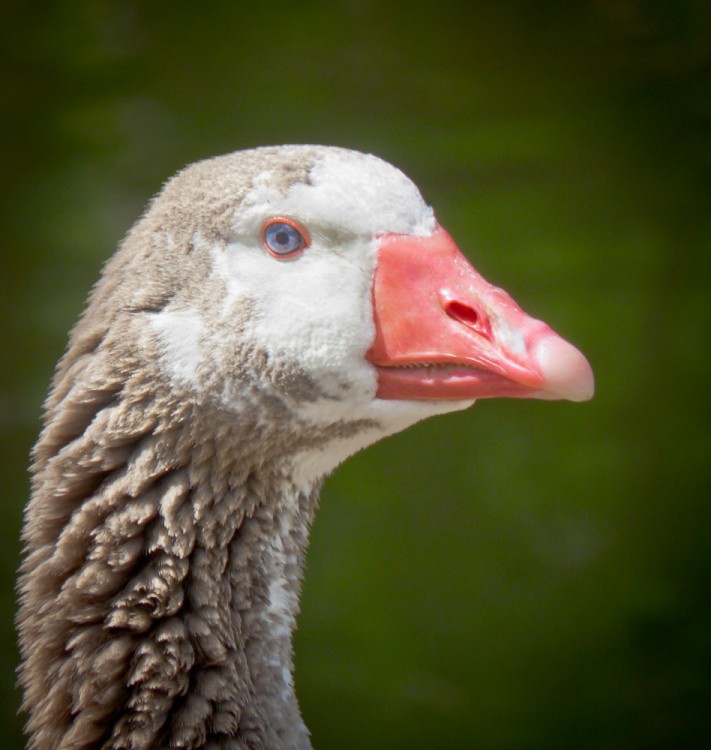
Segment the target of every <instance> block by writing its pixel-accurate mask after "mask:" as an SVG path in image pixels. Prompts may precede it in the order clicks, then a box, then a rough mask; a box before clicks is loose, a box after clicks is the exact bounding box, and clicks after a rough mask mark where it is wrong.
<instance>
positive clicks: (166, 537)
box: [18, 335, 362, 750]
mask: <svg viewBox="0 0 711 750" xmlns="http://www.w3.org/2000/svg"><path fill="white" fill-rule="evenodd" d="M120 338H121V337H120V335H119V339H120ZM77 339H78V340H77ZM129 340H130V339H129ZM80 344H81V337H76V336H75V342H74V347H73V348H72V350H71V356H68V357H67V358H65V361H64V362H63V363H62V364H61V365H60V368H59V370H58V373H57V376H56V378H55V383H54V389H53V393H52V396H51V397H50V399H49V401H48V405H47V418H46V427H45V430H44V431H43V434H42V436H41V438H40V441H39V442H38V444H37V446H36V448H35V454H34V482H33V496H32V499H31V501H30V503H29V504H28V507H27V512H26V523H25V530H24V541H25V548H26V555H25V560H24V562H23V566H22V571H21V572H22V575H21V579H20V598H21V603H20V613H19V616H18V625H19V629H20V641H21V651H22V656H23V663H22V666H21V669H20V682H21V684H22V686H23V688H24V691H25V700H24V706H23V707H24V710H26V711H27V712H28V713H29V721H28V724H27V731H28V734H29V736H30V739H29V747H30V748H31V749H32V750H40V748H41V749H42V750H45V749H46V748H59V747H72V748H74V749H75V750H89V749H90V748H92V749H93V748H107V749H108V748H114V749H116V750H118V749H123V750H129V749H130V750H154V749H157V748H234V749H236V748H240V749H244V750H246V749H247V748H250V749H252V750H253V749H255V748H268V749H269V750H287V749H289V750H306V749H307V748H309V747H310V743H309V740H308V733H307V731H306V729H305V727H304V724H303V722H302V720H301V717H300V714H299V709H298V706H297V702H296V698H295V695H294V690H293V685H292V670H293V662H292V647H291V635H292V631H293V629H294V626H295V618H296V614H297V610H298V596H299V589H300V580H301V574H302V569H303V562H304V554H305V550H306V546H307V539H308V532H309V528H310V524H311V521H312V519H313V514H314V511H315V506H316V502H317V494H318V487H302V488H299V487H295V486H294V485H293V483H291V482H290V480H289V478H288V475H287V473H286V472H285V471H284V469H283V467H284V466H285V465H287V463H288V461H287V460H286V457H287V456H289V455H293V452H296V451H299V450H304V449H308V448H310V447H313V446H319V445H322V444H325V443H327V442H328V441H330V440H332V439H333V438H336V437H343V436H345V435H348V434H349V433H354V432H355V431H357V430H359V429H361V428H362V425H360V424H358V423H352V424H343V423H340V424H338V425H333V426H332V427H330V428H325V429H324V428H320V429H319V430H315V429H314V428H309V427H308V426H305V425H298V424H296V425H295V424H291V425H290V428H289V429H288V430H287V429H286V428H285V427H279V426H275V425H278V424H279V420H276V422H274V421H273V420H270V421H269V424H267V422H265V420H264V419H263V418H262V417H259V418H258V417H257V413H256V412H254V413H248V414H240V415H235V414H226V413H224V411H221V410H219V409H216V408H214V405H212V404H210V403H209V402H207V401H206V402H205V403H201V404H195V403H191V402H190V401H189V400H187V399H185V398H184V397H183V396H182V395H181V394H176V393H175V392H174V388H173V387H172V386H171V387H168V386H167V384H165V383H162V381H161V376H160V373H159V372H157V370H156V369H155V368H152V367H151V365H150V364H149V363H148V361H147V358H146V357H145V353H144V355H139V354H137V352H136V349H135V346H134V345H131V346H129V345H125V346H124V347H123V348H121V347H120V346H119V345H118V344H117V343H116V342H114V345H113V346H110V347H106V348H102V347H99V349H98V350H95V351H90V352H88V351H82V346H81V345H80ZM84 348H86V347H84ZM137 358H138V359H140V361H137ZM272 416H273V415H272ZM270 425H271V426H270Z"/></svg>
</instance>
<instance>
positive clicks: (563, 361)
mask: <svg viewBox="0 0 711 750" xmlns="http://www.w3.org/2000/svg"><path fill="white" fill-rule="evenodd" d="M245 161H247V163H248V164H249V165H250V166H252V170H251V174H249V175H248V177H249V187H248V189H247V190H246V191H245V180H246V177H247V175H246V174H245V168H244V166H243V163H244V162H245ZM196 173H197V175H200V177H201V178H202V179H199V180H196V179H195V177H196ZM196 183H197V184H198V185H199V188H197V189H196V187H197V186H196ZM198 191H199V192H198ZM228 196H229V197H232V198H233V199H234V198H235V197H238V198H239V202H238V203H237V201H235V203H234V204H233V205H229V204H227V205H225V203H226V201H227V200H228V198H227V197H228ZM160 200H161V202H162V201H166V202H167V203H169V204H172V206H174V205H175V204H182V205H183V206H184V207H185V209H184V210H185V211H186V212H187V213H188V214H189V215H190V217H191V220H192V219H193V217H194V214H195V206H196V204H197V203H199V204H200V206H201V209H202V210H201V212H200V214H201V219H202V221H201V222H200V223H197V224H192V222H188V224H189V226H188V227H186V231H184V232H183V233H182V236H180V235H176V234H175V233H174V234H173V239H172V241H173V242H175V243H176V244H178V245H179V246H182V247H187V246H189V247H190V253H191V255H192V257H190V258H189V262H190V263H191V264H192V265H193V266H194V267H195V266H197V265H198V264H200V266H201V268H204V269H209V271H207V277H206V278H205V281H204V283H203V284H201V285H200V286H199V287H198V285H196V284H195V283H192V282H194V280H195V278H197V277H200V276H201V272H200V271H198V270H197V269H196V270H194V271H193V272H192V274H191V276H192V282H191V283H189V284H188V285H186V286H183V287H182V288H181V289H180V290H179V291H177V292H176V293H175V294H174V295H173V296H172V298H171V299H170V301H169V302H168V303H167V304H166V305H165V307H163V308H162V309H161V310H160V312H157V313H156V314H155V315H154V316H153V317H152V318H151V319H150V326H151V328H152V329H153V330H154V331H155V332H156V333H157V335H158V338H159V341H160V355H159V359H160V361H161V364H162V367H163V371H164V375H165V376H166V377H167V378H168V379H169V380H171V381H172V382H174V383H180V384H182V385H183V386H184V387H186V388H188V389H189V390H190V391H191V392H192V395H193V397H196V396H198V395H200V394H205V393H206V392H208V391H210V390H211V391H212V393H213V394H219V396H218V398H219V399H220V400H221V406H222V407H223V408H224V409H225V410H227V411H232V412H233V413H235V414H243V413H244V411H245V408H247V407H248V406H249V403H248V402H250V401H251V402H252V403H259V404H260V408H262V409H265V410H266V412H265V416H266V418H268V419H270V420H271V419H277V418H278V415H277V413H276V411H274V413H273V414H269V410H268V409H267V408H266V406H265V405H266V404H269V405H271V408H272V409H273V410H277V409H278V410H281V414H282V416H281V420H287V421H289V420H292V421H293V420H296V421H298V422H299V423H303V424H307V425H311V426H314V427H319V426H324V425H333V424H336V423H339V422H341V423H351V422H353V421H359V422H360V423H361V427H360V429H359V430H358V431H357V434H355V435H353V436H350V437H348V438H346V439H343V440H335V441H334V440H331V441H329V444H328V448H327V450H324V451H317V452H316V453H315V454H314V453H312V452H309V451H306V452H300V451H297V453H296V456H295V461H294V462H293V466H294V471H296V472H297V473H298V474H299V476H300V478H301V479H302V480H303V481H307V480H309V479H311V480H314V479H317V478H318V477H319V476H322V475H323V474H325V473H327V472H328V471H330V470H331V469H333V467H334V466H335V465H336V464H337V463H338V462H339V461H340V460H342V459H343V458H344V457H345V455H348V453H351V452H352V451H353V450H357V449H358V448H361V447H363V445H366V444H367V443H369V442H373V441H374V440H377V439H378V438H380V437H382V436H383V435H385V434H390V433H392V432H395V431H398V430H401V429H403V428H404V427H406V426H408V425H410V424H412V423H413V422H415V421H417V420H419V419H422V418H423V417H428V416H432V415H434V414H439V413H443V412H447V411H451V410H454V409H461V408H464V407H466V406H469V405H470V404H471V403H472V402H473V401H474V400H476V399H478V398H489V397H495V396H510V397H523V398H526V397H530V398H568V399H571V400H584V399H587V398H589V397H590V395H591V394H592V387H593V386H592V382H593V381H592V373H591V371H590V367H589V365H588V364H587V361H586V360H585V358H584V357H583V356H582V355H581V354H580V353H579V352H578V351H577V350H576V349H575V348H574V347H573V346H571V345H570V344H568V343H566V342H564V341H563V339H561V338H560V337H559V336H557V335H556V334H555V333H553V331H552V330H551V329H550V328H549V327H548V326H546V325H545V324H543V323H541V322H540V321H535V320H533V319H531V318H529V317H528V316H526V315H525V314H524V313H523V311H522V310H521V309H520V308H519V307H518V306H517V305H516V304H515V303H514V302H513V300H512V299H511V298H510V297H509V296H508V295H507V294H506V293H505V292H504V291H503V290H501V289H497V288H495V287H492V286H491V285H489V284H488V283H487V282H486V281H485V280H484V279H483V278H482V277H481V276H480V275H479V274H478V273H477V272H476V271H475V270H474V268H473V267H472V266H471V265H470V264H469V262H468V261H467V260H466V258H465V257H464V256H463V255H462V253H461V252H460V251H459V250H458V249H457V247H456V245H455V243H454V241H453V240H452V239H451V237H450V236H449V235H448V234H447V232H446V231H445V230H444V229H442V228H441V227H440V226H439V225H438V224H437V221H436V219H435V217H434V213H433V211H432V209H431V208H430V207H429V206H428V205H427V204H426V203H425V202H424V200H423V199H422V196H421V195H420V193H419V191H418V189H417V188H416V186H415V185H414V184H413V183H412V182H411V181H410V180H409V179H408V178H407V177H405V175H404V174H403V173H402V172H401V171H400V170H398V169H396V168H395V167H393V166H391V165H390V164H388V163H386V162H384V161H382V160H380V159H378V158H376V157H374V156H372V155H367V154H361V153H357V152H353V151H347V150H344V149H337V148H316V147H308V146H306V147H296V146H292V147H281V148H278V149H270V148H266V149H260V150H257V151H254V152H247V153H246V154H245V153H243V154H238V155H236V156H232V157H223V158H222V159H217V160H211V161H208V162H203V163H202V164H199V165H196V166H194V167H192V168H189V169H188V170H186V171H185V172H183V173H182V174H181V175H179V176H178V177H177V178H176V179H175V180H174V181H173V182H172V183H170V184H169V185H168V187H167V189H166V190H165V192H164V195H163V196H162V197H161V199H160ZM216 231H217V233H216ZM180 265H181V266H182V265H184V264H183V263H181V264H180ZM135 272H136V274H137V275H138V274H141V273H142V271H141V269H140V268H138V269H135ZM204 272H205V271H203V273H204ZM136 283H138V284H140V282H136ZM246 349H249V350H250V352H252V353H253V355H252V356H254V354H255V353H259V356H260V357H261V359H260V360H257V361H258V363H259V366H257V367H253V368H252V369H251V370H245V367H244V362H245V350H246ZM252 362H253V363H254V362H255V360H254V359H253V360H252ZM246 380H247V381H248V383H249V384H248V387H245V381H246Z"/></svg>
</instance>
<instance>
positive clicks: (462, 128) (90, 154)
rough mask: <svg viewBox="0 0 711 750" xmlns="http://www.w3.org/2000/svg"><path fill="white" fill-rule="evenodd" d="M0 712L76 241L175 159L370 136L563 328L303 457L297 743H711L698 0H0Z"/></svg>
mask: <svg viewBox="0 0 711 750" xmlns="http://www.w3.org/2000/svg"><path fill="white" fill-rule="evenodd" d="M0 34H1V35H2V55H3V58H4V60H3V66H2V82H3V87H2V90H3V96H2V98H1V99H0V110H1V111H2V132H1V136H2V138H1V141H2V151H3V157H4V158H3V169H4V174H3V179H2V182H1V185H0V189H1V190H2V194H3V197H2V208H1V209H0V210H1V211H2V234H3V238H2V252H3V271H2V274H0V285H1V289H0V296H1V298H2V303H3V305H4V312H3V319H4V321H5V323H4V326H3V328H4V330H3V334H2V335H3V341H2V344H3V351H4V356H3V366H2V368H1V372H2V378H3V389H2V401H1V402H0V419H1V421H2V453H1V455H2V457H3V461H4V463H5V465H4V467H3V472H2V481H3V487H2V498H3V521H2V525H1V530H0V531H1V534H2V536H1V537H0V539H1V541H2V545H1V546H0V565H1V570H0V572H1V575H2V589H1V592H0V596H1V599H0V607H1V611H2V618H1V625H0V627H1V628H2V629H1V631H0V643H1V644H2V648H1V649H0V666H1V671H0V690H1V692H0V712H1V716H0V721H1V722H2V727H3V738H2V742H1V743H0V744H2V747H3V748H8V749H9V750H14V749H15V748H17V749H19V748H20V747H22V739H21V721H20V719H18V718H17V717H16V716H15V712H16V710H17V705H18V695H17V692H16V691H15V689H14V675H13V669H14V666H15V664H16V652H15V646H14V632H13V625H12V612H13V608H14V594H13V578H14V571H15V568H16V566H17V562H18V553H19V551H18V541H17V538H18V533H19V527H20V519H21V509H22V506H23V503H24V502H25V499H26V496H27V478H26V469H25V467H26V463H27V453H28V451H29V449H30V446H31V444H32V442H33V440H34V438H35V436H36V433H37V431H38V426H39V415H40V405H41V402H42V399H43V397H44V394H45V392H46V388H47V384H48V381H49V378H50V376H51V372H52V368H53V365H54V362H55V361H56V359H57V358H58V357H59V355H60V354H61V352H62V350H63V347H64V345H65V341H66V333H67V330H68V329H69V327H70V326H71V325H72V323H73V322H74V321H75V319H76V318H77V316H78V314H79V312H80V310H81V308H82V304H83V300H84V298H85V295H86V293H87V291H88V289H89V287H90V285H91V284H92V282H93V281H94V280H95V279H96V277H97V274H98V271H99V268H100V266H101V264H102V262H103V261H104V260H105V259H106V258H107V256H108V255H109V254H110V253H111V252H112V250H113V248H114V247H115V246H116V243H117V242H118V241H119V239H120V238H121V236H122V235H123V234H124V233H125V232H126V230H127V229H128V227H129V226H130V224H131V223H132V222H133V220H134V219H135V218H136V217H137V216H138V215H139V214H140V212H141V210H142V208H143V206H144V205H145V203H146V201H147V200H148V198H149V197H150V196H151V195H152V194H153V193H155V192H156V191H157V190H158V189H159V187H160V185H161V183H162V181H163V180H165V179H166V178H167V177H168V176H169V175H171V174H172V173H173V172H175V171H176V170H177V169H179V168H180V167H182V166H183V165H185V164H186V163H188V162H191V161H194V160H196V159H200V158H203V157H207V156H211V155H215V154H219V153H224V152H228V151H232V150H236V149H240V148H244V147H249V146H253V145H258V144H268V143H286V142H309V143H332V144H340V145H344V146H349V147H353V148H358V149H362V150H365V151H372V152H374V153H377V154H379V155H380V156H382V157H384V158H386V159H388V160H390V161H392V162H394V163H395V164H397V165H398V166H400V167H401V168H402V169H403V170H404V171H405V172H406V173H407V174H409V175H410V176H411V177H412V178H413V179H414V180H415V181H416V182H417V183H418V185H419V186H420V188H421V189H422V191H423V194H424V195H425V197H426V199H427V200H428V201H429V202H430V203H432V204H433V205H434V206H435V207H436V210H437V212H438V217H439V219H440V221H441V223H442V224H443V225H444V226H446V227H447V228H448V229H449V231H450V232H451V233H452V235H453V236H454V237H455V239H456V240H457V241H458V243H459V245H460V246H461V247H462V248H463V249H464V250H465V251H466V252H467V253H468V255H469V256H470V258H472V260H473V261H474V262H475V264H476V266H477V267H478V268H479V270H480V271H481V272H482V273H483V274H484V275H485V276H487V277H488V278H489V279H490V280H492V281H494V282H495V283H497V284H500V285H502V286H504V287H506V288H507V289H508V290H509V291H510V292H511V293H512V294H513V295H514V297H515V298H517V299H518V301H519V302H520V303H521V304H522V305H523V307H524V308H525V309H527V310H528V311H529V312H531V313H532V314H534V315H536V316H538V317H542V318H544V319H546V320H547V321H548V322H549V323H550V324H551V325H553V327H555V328H556V329H557V330H559V331H560V332H561V333H562V334H564V335H565V336H566V337H568V338H570V339H571V340H573V341H574V342H575V343H576V344H577V345H579V346H580V348H582V349H583V350H584V351H585V353H586V354H587V355H588V357H589V359H590V361H591V362H592V364H593V367H594V369H595V371H596V375H597V384H598V390H597V395H596V397H595V400H594V401H593V402H591V403H589V404H584V405H574V404H568V403H543V402H523V401H522V402H514V401H511V402H506V401H491V402H484V403H481V404H478V405H477V406H476V407H475V408H474V409H473V410H470V411H467V412H464V413H460V414H456V415H452V416H448V417H441V418H439V419H435V420H431V421H430V422H428V423H424V424H421V425H419V426H417V427H415V428H413V429H411V430H410V431H408V432H406V433H404V434H402V435H399V436H396V437H394V438H392V439H390V440H388V441H385V442H384V443H382V444H380V445H377V446H375V447H373V448H371V449H369V450H368V451H366V452H365V453H363V454H361V455H359V456H357V457H355V458H353V459H351V460H350V461H349V462H347V463H346V464H345V465H344V466H343V467H342V468H340V469H339V470H338V471H337V472H336V474H335V476H333V477H332V478H331V479H330V480H329V481H328V482H327V484H326V488H325V491H324V493H323V497H322V507H321V510H320V513H319V515H318V516H317V520H316V525H315V529H314V532H313V538H312V546H311V551H310V555H309V562H308V574H307V579H306V587H305V592H304V601H303V614H302V616H301V620H300V630H299V633H298V637H297V639H296V648H297V685H298V690H299V695H300V700H301V704H302V707H303V711H304V715H305V718H306V721H307V724H308V725H309V727H310V728H311V730H312V733H313V739H314V744H315V746H316V748H317V749H318V748H321V749H325V748H336V747H338V748H356V747H358V748H362V747H370V748H390V749H393V748H402V749H403V750H405V748H407V749H408V750H417V749H418V748H422V749H423V750H424V748H428V749H429V748H445V749H449V748H452V749H455V748H462V749H463V748H473V747H474V748H485V749H487V750H488V749H489V748H492V749H496V750H498V749H501V750H515V749H516V750H518V749H520V748H526V749H529V748H531V749H535V748H540V749H541V750H551V749H556V748H576V749H578V750H579V749H587V748H591V749H592V748H595V749H603V748H604V749H606V750H631V749H632V748H640V749H642V748H645V749H647V748H701V747H711V545H709V539H710V538H711V512H710V508H711V505H710V504H709V499H710V498H709V495H710V494H711V493H709V464H710V463H711V461H710V459H709V454H710V452H711V451H710V450H709V444H710V442H711V441H710V440H709V425H710V424H711V420H710V416H711V415H709V398H708V388H709V377H708V373H709V366H710V364H711V363H710V359H711V357H710V351H711V347H710V346H709V344H710V342H711V314H710V307H711V304H710V294H709V291H710V284H711V273H710V265H711V263H710V261H709V256H710V255H711V252H710V251H711V206H710V203H711V201H710V200H709V198H710V197H711V180H710V177H711V169H710V167H711V139H710V137H709V136H710V125H711V3H709V2H694V1H693V0H680V1H679V2H673V1H669V2H653V1H643V0H596V1H593V0H588V1H587V2H570V1H568V2H566V1H565V0H559V1H558V2H555V1H552V0H549V1H546V0H539V1H538V2H536V1H535V0H514V1H513V2H488V1H487V2H476V1H474V2H469V3H463V2H462V3H455V2H447V1H446V0H445V1H442V0H440V2H435V1H434V0H431V1H430V2H427V3H423V2H419V1H418V0H410V1H409V2H401V3H397V2H394V3H386V2H377V1H376V0H351V1H350V2H342V3H338V2H311V3H309V2H305V3H298V2H293V1H292V2H288V3H286V2H284V3H261V4H258V3H241V2H235V1H234V0H233V1H232V2H226V1H225V2H212V3H209V2H204V3H194V2H191V3H188V2H165V0H158V1H156V2H136V1H135V0H128V1H124V2H107V1H101V0H74V1H73V2H69V1H68V2H29V1H28V2H23V3H19V2H14V1H11V2H8V1H7V0H6V2H5V3H3V6H2V10H0Z"/></svg>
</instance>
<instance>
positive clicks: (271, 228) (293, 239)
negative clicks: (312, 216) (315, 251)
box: [262, 218, 309, 258]
mask: <svg viewBox="0 0 711 750" xmlns="http://www.w3.org/2000/svg"><path fill="white" fill-rule="evenodd" d="M262 237H263V241H264V247H266V249H267V250H268V251H269V252H270V253H271V254H272V255H274V256H276V257H279V258H286V257H291V256H293V255H296V254H297V253H298V252H300V251H301V250H303V249H304V248H305V247H308V244H309V235H308V232H307V231H306V230H305V229H304V228H303V227H301V226H300V225H299V224H297V223H296V222H295V221H293V219H283V218H278V219H271V220H270V221H269V222H267V224H265V225H264V229H263V231H262Z"/></svg>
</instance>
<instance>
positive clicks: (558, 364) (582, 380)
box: [536, 334, 595, 401]
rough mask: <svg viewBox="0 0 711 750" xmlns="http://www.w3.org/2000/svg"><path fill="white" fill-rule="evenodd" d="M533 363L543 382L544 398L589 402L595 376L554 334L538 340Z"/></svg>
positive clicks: (579, 356)
mask: <svg viewBox="0 0 711 750" xmlns="http://www.w3.org/2000/svg"><path fill="white" fill-rule="evenodd" d="M536 359H537V361H538V365H539V367H540V370H541V373H542V375H543V378H544V384H543V391H544V394H542V395H543V397H544V398H548V399H567V400H568V401H589V400H590V399H591V398H592V397H593V394H594V393H595V376H594V375H593V371H592V367H590V363H589V362H588V361H587V359H586V358H585V356H584V355H583V354H582V352H580V351H579V350H578V349H576V348H575V347H574V346H573V345H572V344H569V343H568V342H567V341H565V340H564V339H562V338H561V337H560V336H558V335H556V334H551V335H550V336H546V337H545V338H543V339H541V341H540V342H539V344H538V346H537V348H536Z"/></svg>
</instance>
